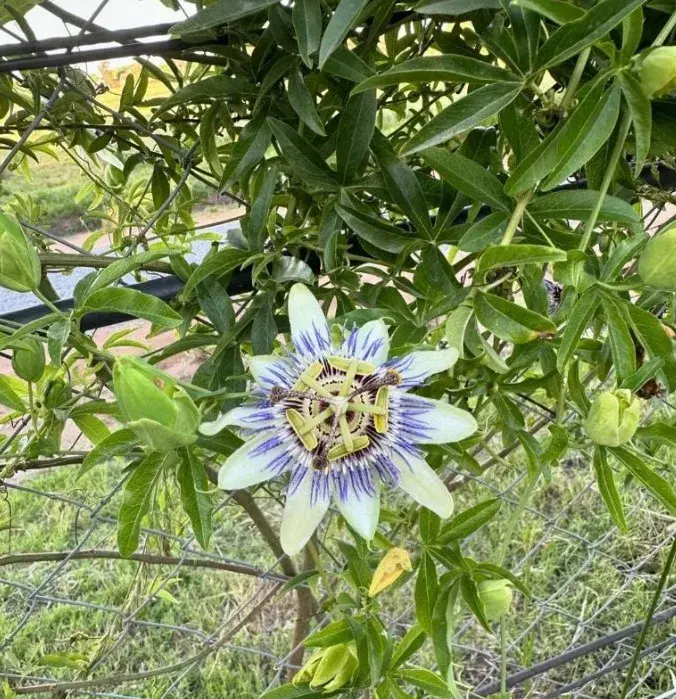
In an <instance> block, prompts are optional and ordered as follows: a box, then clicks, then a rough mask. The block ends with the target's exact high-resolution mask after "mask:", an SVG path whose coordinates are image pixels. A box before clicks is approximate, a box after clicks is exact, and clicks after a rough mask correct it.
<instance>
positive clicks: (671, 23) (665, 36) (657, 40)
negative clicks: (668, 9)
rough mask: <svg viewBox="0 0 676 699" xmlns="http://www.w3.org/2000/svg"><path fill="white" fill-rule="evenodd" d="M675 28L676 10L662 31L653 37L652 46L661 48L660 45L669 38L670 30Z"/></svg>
mask: <svg viewBox="0 0 676 699" xmlns="http://www.w3.org/2000/svg"><path fill="white" fill-rule="evenodd" d="M674 27H676V10H674V11H673V12H672V13H671V17H669V19H668V21H667V23H666V24H665V25H664V26H663V27H662V31H661V32H660V33H659V34H658V35H657V36H656V37H655V41H653V46H662V44H663V43H664V42H665V41H666V40H667V39H668V38H669V34H671V31H672V29H673V28H674Z"/></svg>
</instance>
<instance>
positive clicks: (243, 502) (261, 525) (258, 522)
mask: <svg viewBox="0 0 676 699" xmlns="http://www.w3.org/2000/svg"><path fill="white" fill-rule="evenodd" d="M207 476H208V477H209V479H210V480H211V481H213V482H214V483H218V474H217V473H216V471H214V469H212V468H208V469H207ZM232 497H233V499H234V500H235V502H237V503H238V504H239V505H240V506H241V507H242V508H243V509H244V511H245V512H246V513H247V514H248V515H249V517H250V518H251V521H252V522H253V523H254V525H255V526H256V528H257V529H258V531H259V532H260V534H261V536H262V537H263V538H264V539H265V541H266V542H267V544H268V546H269V547H270V549H271V550H272V553H273V554H274V555H275V556H276V557H277V558H278V559H279V562H280V566H281V567H282V570H283V571H284V574H285V575H287V576H288V577H289V578H294V577H295V576H296V575H298V571H297V569H296V566H295V565H294V564H293V561H292V560H291V559H290V558H289V557H288V556H287V555H286V554H285V553H284V549H283V548H282V545H281V543H280V541H279V537H278V536H277V534H276V533H275V530H274V529H273V528H272V527H271V526H270V522H268V520H267V518H266V516H265V514H263V512H262V510H261V509H260V507H258V505H257V504H256V501H255V500H254V498H253V496H252V495H251V493H249V492H248V491H246V490H235V491H234V492H233V494H232ZM312 565H313V563H312V560H311V558H310V557H309V555H308V553H307V551H306V553H305V561H304V568H305V569H308V568H310V567H312ZM318 609H319V604H318V603H317V600H316V599H315V598H314V595H313V594H312V591H311V590H310V588H309V587H306V586H302V587H298V588H296V625H295V627H294V631H293V647H294V648H296V650H295V651H294V653H293V655H292V656H291V658H290V659H289V662H290V664H291V665H300V664H301V663H302V662H303V654H304V653H305V648H304V647H303V645H302V644H301V641H302V640H303V639H304V638H305V637H306V636H307V634H308V631H309V629H310V620H311V619H312V617H313V616H314V615H315V614H316V613H317V611H318Z"/></svg>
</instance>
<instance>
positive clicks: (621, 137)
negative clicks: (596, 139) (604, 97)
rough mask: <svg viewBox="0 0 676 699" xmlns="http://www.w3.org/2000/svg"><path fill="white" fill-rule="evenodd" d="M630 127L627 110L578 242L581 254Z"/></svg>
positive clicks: (586, 244) (592, 229)
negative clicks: (590, 212)
mask: <svg viewBox="0 0 676 699" xmlns="http://www.w3.org/2000/svg"><path fill="white" fill-rule="evenodd" d="M630 126H631V114H630V113H629V110H628V109H627V110H626V111H625V112H624V114H623V116H622V122H621V124H620V129H619V132H618V134H617V141H616V142H615V147H614V148H613V152H612V153H611V155H610V161H609V162H608V165H607V166H606V168H607V169H606V174H605V175H604V176H603V182H602V183H601V188H600V190H599V196H598V199H597V200H596V205H595V206H594V210H593V211H592V214H591V216H590V217H589V219H588V220H587V225H586V226H585V229H584V233H583V235H582V240H581V241H580V245H579V246H578V247H579V249H580V250H582V252H584V251H585V250H586V249H587V247H588V246H589V241H590V240H591V237H592V233H593V232H594V227H595V226H596V222H597V220H598V218H599V214H600V213H601V207H602V206H603V200H604V199H605V197H606V194H607V193H608V189H609V188H610V183H611V182H612V181H613V177H614V176H615V170H616V168H617V163H618V161H619V159H620V155H622V149H623V148H624V142H625V141H626V139H627V134H628V133H629V127H630Z"/></svg>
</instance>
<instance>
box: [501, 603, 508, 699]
mask: <svg viewBox="0 0 676 699" xmlns="http://www.w3.org/2000/svg"><path fill="white" fill-rule="evenodd" d="M500 699H507V631H506V628H505V617H504V616H502V617H500Z"/></svg>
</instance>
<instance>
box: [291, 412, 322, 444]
mask: <svg viewBox="0 0 676 699" xmlns="http://www.w3.org/2000/svg"><path fill="white" fill-rule="evenodd" d="M285 414H286V419H287V420H288V421H289V424H290V425H291V427H292V428H293V431H294V432H295V433H296V436H297V437H298V439H300V441H301V442H303V446H304V447H305V448H306V449H307V450H308V451H312V450H313V449H315V448H316V447H317V444H318V443H319V441H318V440H317V435H315V433H314V432H312V431H306V430H305V429H304V428H305V420H304V419H303V416H302V415H301V414H300V413H299V412H298V411H297V410H294V409H293V408H289V409H288V410H287V411H286V413H285Z"/></svg>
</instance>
